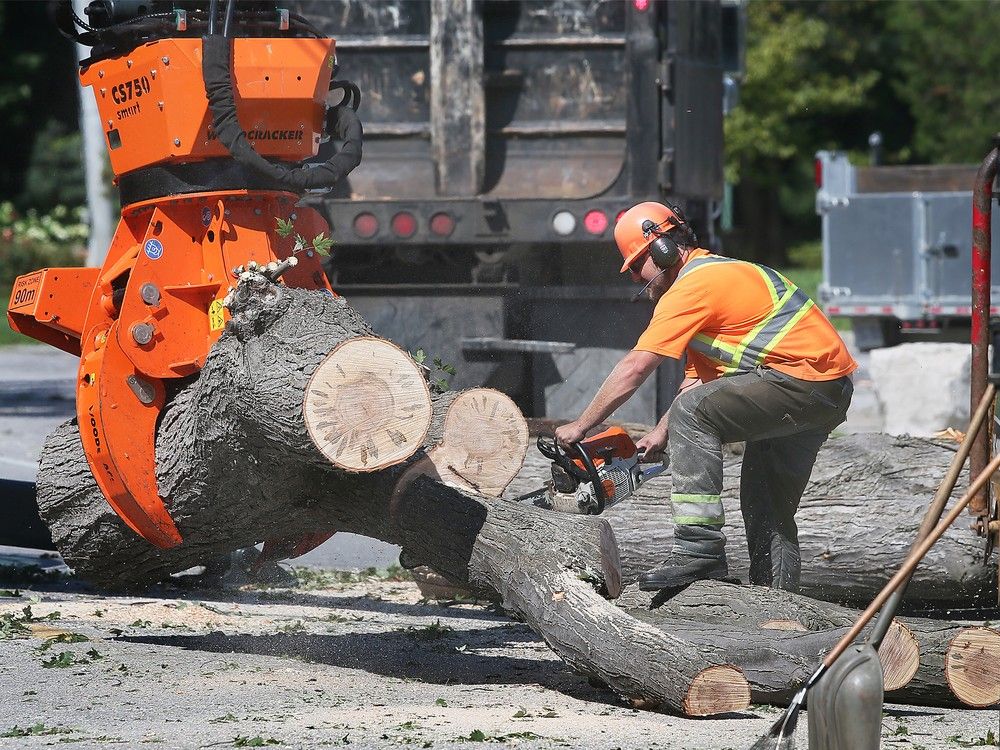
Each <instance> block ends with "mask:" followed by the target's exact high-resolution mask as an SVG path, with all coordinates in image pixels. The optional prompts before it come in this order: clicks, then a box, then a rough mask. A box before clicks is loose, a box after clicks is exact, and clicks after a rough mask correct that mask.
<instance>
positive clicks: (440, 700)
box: [434, 698, 448, 708]
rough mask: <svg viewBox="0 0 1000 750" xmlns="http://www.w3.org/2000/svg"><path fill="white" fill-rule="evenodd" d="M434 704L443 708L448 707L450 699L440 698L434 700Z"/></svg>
mask: <svg viewBox="0 0 1000 750" xmlns="http://www.w3.org/2000/svg"><path fill="white" fill-rule="evenodd" d="M434 705H435V706H441V707H442V708H447V706H448V701H446V700H445V699H444V698H438V699H437V700H436V701H434Z"/></svg>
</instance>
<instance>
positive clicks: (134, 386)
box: [125, 375, 156, 404]
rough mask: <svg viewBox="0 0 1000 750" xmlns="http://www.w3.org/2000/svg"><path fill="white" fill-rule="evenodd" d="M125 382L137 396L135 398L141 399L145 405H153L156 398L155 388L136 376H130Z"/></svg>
mask: <svg viewBox="0 0 1000 750" xmlns="http://www.w3.org/2000/svg"><path fill="white" fill-rule="evenodd" d="M125 382H126V383H127V384H128V387H129V388H130V389H131V390H132V393H134V394H135V397H136V398H137V399H139V401H140V402H142V403H144V404H151V403H153V399H154V398H156V394H155V392H154V391H153V386H152V385H151V384H150V383H147V382H146V381H145V380H142V379H141V378H138V377H136V376H135V375H129V376H128V377H127V378H125Z"/></svg>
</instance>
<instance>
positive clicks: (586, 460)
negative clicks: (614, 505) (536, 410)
mask: <svg viewBox="0 0 1000 750" xmlns="http://www.w3.org/2000/svg"><path fill="white" fill-rule="evenodd" d="M570 445H571V446H572V448H573V450H575V451H576V453H577V455H578V456H580V460H581V461H583V465H584V466H586V467H587V478H588V479H589V480H590V483H591V484H592V485H594V496H595V497H596V498H597V513H595V514H594V515H600V514H601V513H603V512H604V506H606V505H607V503H608V494H607V493H606V492H605V491H604V483H603V482H601V475H600V474H598V473H597V467H596V466H594V461H593V459H592V458H591V457H590V454H589V453H587V451H586V450H585V449H584V447H583V446H582V445H581V444H580V443H579V442H576V443H571V444H570Z"/></svg>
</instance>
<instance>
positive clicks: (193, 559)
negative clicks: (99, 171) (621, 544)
mask: <svg viewBox="0 0 1000 750" xmlns="http://www.w3.org/2000/svg"><path fill="white" fill-rule="evenodd" d="M231 312H232V319H231V321H230V322H229V323H228V324H227V327H226V331H225V333H224V335H223V336H222V337H221V338H220V340H219V341H218V342H217V343H216V345H215V346H214V347H213V349H212V351H211V353H210V354H209V357H208V359H207V361H206V364H205V367H204V368H203V369H202V371H201V372H200V373H199V374H198V376H197V377H196V378H194V379H193V380H192V381H191V382H189V383H186V384H185V385H184V386H183V387H182V388H181V389H180V390H179V391H178V392H177V393H175V394H174V395H173V398H172V399H171V401H170V403H169V405H168V408H167V410H166V411H165V413H164V415H163V418H162V419H161V422H160V426H159V430H158V433H157V437H156V446H157V482H158V486H159V490H160V494H161V496H163V497H164V498H166V500H167V503H168V509H169V511H170V513H171V515H172V516H173V518H174V520H175V521H176V523H177V526H178V528H179V529H180V532H181V534H182V536H183V537H184V542H183V544H181V545H180V546H178V547H176V548H173V549H169V550H159V549H156V548H154V547H152V546H151V545H149V544H147V543H146V542H144V541H143V540H141V539H139V538H138V537H137V536H136V535H134V534H133V533H132V532H131V531H129V530H128V528H127V527H125V525H124V524H123V523H122V522H121V521H120V520H119V519H118V518H117V517H116V516H115V515H114V514H113V513H112V512H111V511H110V508H109V507H108V505H107V503H106V502H105V501H104V499H103V497H102V496H101V494H100V492H99V490H98V489H97V487H96V484H95V483H94V481H93V477H92V476H91V474H90V471H89V469H88V467H87V464H86V461H85V458H84V456H83V452H82V448H81V445H80V441H79V436H78V434H77V432H76V428H75V425H73V424H68V425H64V426H63V427H62V428H60V429H59V430H57V431H56V432H55V433H54V434H53V435H52V436H51V438H50V439H49V441H48V443H47V444H46V447H45V451H44V456H43V461H42V465H41V468H40V472H39V482H38V500H39V506H40V510H41V513H42V515H43V518H44V519H45V520H46V522H47V523H48V524H49V526H50V528H51V529H52V532H53V537H54V540H55V541H56V544H57V545H58V547H59V549H60V551H61V552H62V553H63V555H64V557H65V558H66V560H67V562H68V563H69V564H70V565H72V566H73V567H74V568H75V569H76V570H77V572H78V573H79V574H80V575H82V576H83V577H84V578H88V579H90V580H93V581H96V582H99V583H101V584H103V585H112V586H119V587H122V586H136V585H141V584H144V583H148V582H151V581H156V580H159V579H161V578H162V577H163V575H164V573H165V572H170V571H177V570H182V569H185V568H188V567H190V566H191V565H194V564H198V563H199V562H201V561H202V560H204V559H206V558H207V557H210V556H214V555H216V554H220V553H224V552H228V551H230V550H232V549H236V548H240V547H245V546H248V545H250V544H253V543H255V542H257V541H259V540H260V539H262V538H264V537H272V536H292V535H295V534H301V533H305V532H308V531H312V530H315V529H329V528H335V529H338V530H341V531H347V532H352V533H356V534H362V535H365V536H370V537H374V538H377V539H381V540H384V541H386V542H390V543H393V544H398V545H401V546H402V547H403V548H404V549H408V550H412V551H413V553H414V554H415V555H416V556H417V557H418V559H420V560H423V561H424V562H426V563H427V564H428V565H430V566H431V567H433V568H434V569H435V570H438V571H440V572H441V573H442V574H444V575H446V576H447V577H448V578H449V579H451V580H454V581H457V582H460V583H463V584H465V585H467V586H469V587H470V588H472V589H473V590H477V591H486V592H493V593H494V595H496V596H498V597H499V599H500V601H501V602H502V604H503V606H504V607H505V608H507V609H509V610H510V611H512V612H513V613H515V614H516V615H518V616H519V617H521V618H523V619H524V620H525V621H526V622H527V623H528V624H529V625H531V626H532V627H533V628H534V629H535V630H536V631H537V632H538V633H539V634H540V635H541V637H542V638H544V639H545V641H546V642H547V643H548V644H549V645H550V646H551V647H552V648H553V649H554V650H555V651H556V653H557V654H558V655H559V656H561V657H562V658H563V659H564V660H566V661H567V662H568V663H569V664H570V665H572V666H573V667H574V668H576V669H577V670H578V671H581V672H583V673H585V674H587V675H590V676H593V677H595V678H597V679H600V680H602V681H604V682H605V683H607V684H608V685H610V686H611V687H612V688H613V689H615V690H616V691H618V692H619V693H621V694H622V695H624V696H627V697H631V698H639V699H647V700H651V701H654V702H657V703H661V704H663V705H665V706H667V707H668V708H670V709H671V710H673V711H677V712H681V713H685V714H689V715H707V714H712V713H720V712H729V711H734V710H739V709H742V708H744V707H745V706H746V705H747V704H748V702H749V698H750V691H749V686H748V684H747V682H746V679H745V678H744V676H743V675H742V673H741V672H740V671H739V670H738V669H737V668H735V667H733V666H732V665H730V664H728V663H727V661H726V659H725V658H724V654H723V652H722V650H721V649H719V648H718V647H715V646H712V645H711V644H709V645H702V644H699V643H695V642H688V641H685V640H684V639H683V638H682V637H678V636H676V635H674V634H671V633H666V632H663V631H661V630H659V629H657V628H654V627H651V626H649V625H648V624H646V623H643V622H641V621H639V620H637V619H635V618H633V617H630V616H629V615H628V614H627V613H625V612H624V611H622V610H620V609H619V608H617V607H615V606H614V605H613V604H611V603H610V602H608V601H606V600H605V599H604V598H603V596H602V592H604V593H607V589H608V588H609V587H610V588H611V589H612V590H613V589H614V588H616V584H615V581H616V580H618V568H619V555H618V549H617V546H616V544H615V537H614V534H613V533H612V531H611V529H610V526H609V525H608V523H607V522H606V521H605V520H604V519H599V518H590V517H582V516H568V515H562V514H554V513H548V512H544V511H540V510H538V509H534V508H530V507H524V506H521V505H518V504H514V503H509V502H506V501H501V500H496V499H491V498H488V497H485V496H483V495H481V494H478V493H473V492H469V491H466V490H462V489H458V488H456V487H449V486H446V485H445V484H443V483H441V482H439V481H435V480H433V479H431V478H429V477H424V476H420V477H417V478H416V479H414V480H413V481H410V482H408V484H407V485H406V486H405V487H404V488H402V489H401V491H400V492H398V493H395V497H394V492H393V491H394V489H395V488H396V486H397V483H398V482H399V479H400V477H401V475H402V474H403V473H404V472H406V471H407V469H408V464H406V463H404V464H396V465H393V466H388V467H386V468H384V469H382V470H379V471H364V472H357V471H354V472H350V471H344V470H343V469H341V468H337V467H335V466H333V465H332V464H331V462H330V460H329V459H328V457H327V455H325V454H324V452H323V451H321V450H318V449H317V447H316V445H315V444H314V442H313V440H312V439H311V438H310V434H309V429H308V427H307V425H306V420H305V417H304V414H303V401H304V399H305V394H306V391H307V388H308V384H309V380H310V378H311V376H312V374H313V373H314V371H315V370H316V368H317V367H318V366H319V365H320V363H321V362H323V361H324V360H325V359H326V358H327V355H328V354H329V353H330V352H331V351H333V350H334V349H335V348H337V347H338V346H339V345H342V344H344V342H347V341H350V340H352V339H356V338H358V337H370V336H371V335H372V332H371V331H370V329H369V328H368V326H367V324H366V323H365V322H364V321H363V320H362V319H361V318H360V317H359V316H358V315H357V314H356V313H355V312H354V311H353V310H351V308H350V307H349V306H348V305H347V304H346V302H344V301H343V300H342V299H339V298H332V297H329V296H328V295H324V294H320V293H317V292H309V291H305V290H295V289H288V288H285V287H283V286H278V285H274V284H272V283H270V282H268V281H267V280H266V279H264V278H263V277H261V276H251V277H250V278H248V279H244V280H242V281H241V283H240V285H239V287H238V288H237V290H236V292H235V293H234V300H233V302H232V306H231ZM324 393H327V396H328V397H329V395H330V394H329V392H327V391H324ZM328 400H329V399H328ZM431 421H432V422H433V418H432V420H431ZM333 437H334V438H335V437H336V436H333ZM327 442H328V443H329V444H330V445H331V446H333V445H336V440H329V441H327ZM355 444H357V443H355ZM363 444H367V443H363ZM334 452H335V453H336V451H334ZM379 452H380V453H381V450H380V451H379ZM356 453H357V456H358V458H359V459H360V457H361V450H360V449H357V451H356ZM345 454H346V449H345ZM345 454H342V456H343V455H345ZM368 456H369V458H374V454H373V453H372V451H371V450H370V448H369V449H368ZM362 463H363V462H362ZM458 473H461V471H459V472H458ZM390 507H391V512H390Z"/></svg>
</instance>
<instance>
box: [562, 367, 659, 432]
mask: <svg viewBox="0 0 1000 750" xmlns="http://www.w3.org/2000/svg"><path fill="white" fill-rule="evenodd" d="M648 374H649V373H648V372H643V371H641V370H639V369H637V368H635V367H634V366H633V365H632V363H631V362H630V361H629V360H628V359H623V360H622V361H621V362H619V363H618V364H617V365H615V369H613V370H612V371H611V374H610V375H608V377H607V379H606V380H605V381H604V383H603V384H602V385H601V387H600V389H598V391H597V394H596V395H595V396H594V398H593V399H592V400H591V402H590V404H589V405H588V406H587V408H586V409H584V410H583V413H582V414H581V415H580V416H579V417H578V418H577V420H576V421H577V422H578V423H579V424H580V426H582V427H583V428H584V429H585V430H589V429H592V428H593V427H595V426H597V425H599V424H600V423H601V422H603V421H604V420H605V419H607V418H608V417H610V416H611V415H612V414H613V413H614V411H615V409H617V408H618V407H619V406H621V405H622V404H624V403H625V402H626V401H628V400H629V398H631V397H632V394H633V393H635V392H636V390H638V388H639V386H640V385H642V384H643V382H644V381H645V380H646V377H647V375H648Z"/></svg>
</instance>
